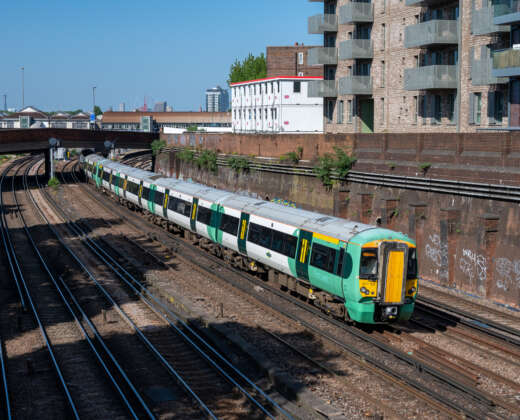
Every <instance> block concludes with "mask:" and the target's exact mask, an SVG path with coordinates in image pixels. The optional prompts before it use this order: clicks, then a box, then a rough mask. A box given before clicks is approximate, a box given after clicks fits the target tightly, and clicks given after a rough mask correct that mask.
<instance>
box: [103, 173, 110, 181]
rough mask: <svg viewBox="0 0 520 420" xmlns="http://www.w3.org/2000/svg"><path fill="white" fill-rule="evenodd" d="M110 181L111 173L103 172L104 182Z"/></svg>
mask: <svg viewBox="0 0 520 420" xmlns="http://www.w3.org/2000/svg"><path fill="white" fill-rule="evenodd" d="M109 179H110V172H106V171H105V172H103V180H105V181H107V182H108V180H109Z"/></svg>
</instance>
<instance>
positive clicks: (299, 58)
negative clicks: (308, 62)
mask: <svg viewBox="0 0 520 420" xmlns="http://www.w3.org/2000/svg"><path fill="white" fill-rule="evenodd" d="M298 64H299V65H302V64H303V53H302V52H299V53H298Z"/></svg>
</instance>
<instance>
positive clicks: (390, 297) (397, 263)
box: [385, 251, 404, 303]
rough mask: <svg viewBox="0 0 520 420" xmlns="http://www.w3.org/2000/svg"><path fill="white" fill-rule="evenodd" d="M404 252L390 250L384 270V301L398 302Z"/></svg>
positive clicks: (401, 283)
mask: <svg viewBox="0 0 520 420" xmlns="http://www.w3.org/2000/svg"><path fill="white" fill-rule="evenodd" d="M403 270H404V252H403V251H391V252H390V254H389V255H388V265H387V271H386V287H385V302H387V303H399V302H401V297H402V293H403Z"/></svg>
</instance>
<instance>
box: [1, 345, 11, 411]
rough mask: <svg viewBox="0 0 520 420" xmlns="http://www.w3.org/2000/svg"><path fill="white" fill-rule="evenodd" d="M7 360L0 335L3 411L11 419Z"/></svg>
mask: <svg viewBox="0 0 520 420" xmlns="http://www.w3.org/2000/svg"><path fill="white" fill-rule="evenodd" d="M6 365H7V362H6V360H5V358H4V344H3V343H2V338H1V337H0V368H1V370H2V385H3V386H2V387H3V388H4V392H3V394H4V400H5V413H6V416H7V417H6V419H7V420H11V418H12V415H11V401H10V399H9V386H8V384H7V366H6Z"/></svg>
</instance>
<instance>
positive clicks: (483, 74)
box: [471, 52, 508, 86]
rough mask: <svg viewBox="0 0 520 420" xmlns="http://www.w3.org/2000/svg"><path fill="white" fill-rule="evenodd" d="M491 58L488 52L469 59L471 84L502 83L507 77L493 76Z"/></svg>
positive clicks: (505, 81) (506, 80)
mask: <svg viewBox="0 0 520 420" xmlns="http://www.w3.org/2000/svg"><path fill="white" fill-rule="evenodd" d="M492 70H493V59H492V58H491V55H490V54H489V52H488V53H487V54H486V55H484V56H482V57H481V58H479V59H476V58H472V59H471V84H472V85H473V86H487V85H496V84H504V83H507V82H508V78H507V77H493V74H492Z"/></svg>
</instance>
